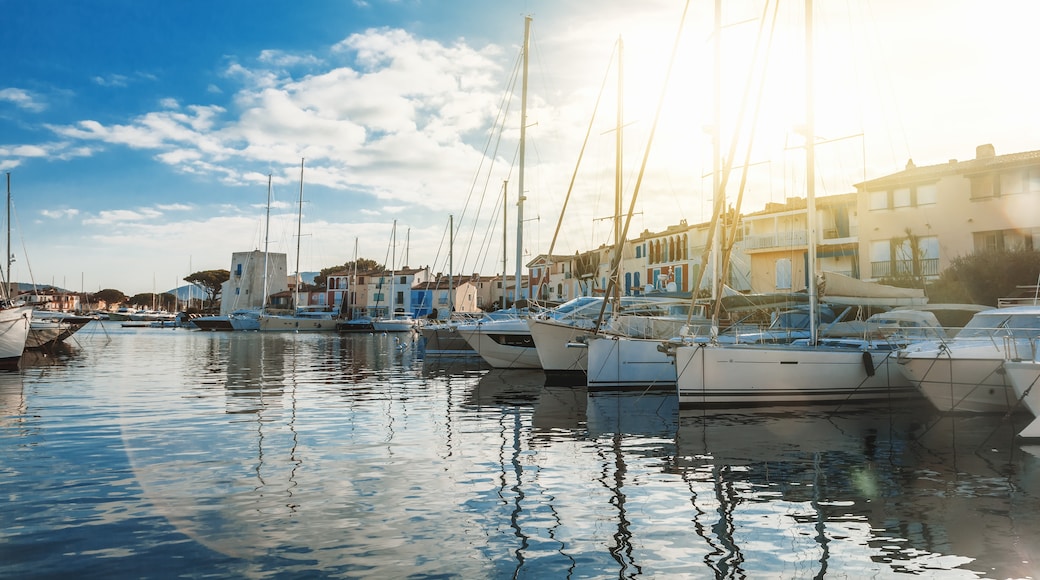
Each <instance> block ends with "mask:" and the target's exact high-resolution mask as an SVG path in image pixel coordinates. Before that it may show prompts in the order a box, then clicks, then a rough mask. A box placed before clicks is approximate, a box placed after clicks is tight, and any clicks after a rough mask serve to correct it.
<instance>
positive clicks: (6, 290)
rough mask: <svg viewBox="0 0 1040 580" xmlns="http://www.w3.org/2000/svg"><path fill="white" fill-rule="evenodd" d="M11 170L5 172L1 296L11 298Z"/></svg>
mask: <svg viewBox="0 0 1040 580" xmlns="http://www.w3.org/2000/svg"><path fill="white" fill-rule="evenodd" d="M10 284H11V172H10V171H8V172H7V274H6V276H5V277H4V294H3V297H4V298H5V299H7V300H11V294H12V292H11V286H10Z"/></svg>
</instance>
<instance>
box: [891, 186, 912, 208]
mask: <svg viewBox="0 0 1040 580" xmlns="http://www.w3.org/2000/svg"><path fill="white" fill-rule="evenodd" d="M892 207H910V188H909V187H899V188H896V189H894V190H892Z"/></svg>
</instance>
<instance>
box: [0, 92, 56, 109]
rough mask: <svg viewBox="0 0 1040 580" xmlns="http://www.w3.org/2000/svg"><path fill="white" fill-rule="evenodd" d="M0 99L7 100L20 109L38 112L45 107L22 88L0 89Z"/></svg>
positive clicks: (34, 96)
mask: <svg viewBox="0 0 1040 580" xmlns="http://www.w3.org/2000/svg"><path fill="white" fill-rule="evenodd" d="M0 101H7V102H9V103H12V104H14V105H15V106H16V107H18V108H20V109H24V110H26V111H31V112H33V113H39V112H40V111H43V110H44V109H46V108H47V106H46V105H45V104H43V103H42V102H40V100H39V99H38V98H37V97H36V95H34V94H33V93H31V92H29V91H26V90H24V89H15V88H8V89H0Z"/></svg>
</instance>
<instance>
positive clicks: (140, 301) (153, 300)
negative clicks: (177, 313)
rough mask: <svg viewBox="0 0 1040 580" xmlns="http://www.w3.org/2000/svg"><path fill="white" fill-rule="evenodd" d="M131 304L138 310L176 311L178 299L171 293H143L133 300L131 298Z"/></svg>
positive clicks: (135, 296)
mask: <svg viewBox="0 0 1040 580" xmlns="http://www.w3.org/2000/svg"><path fill="white" fill-rule="evenodd" d="M129 303H130V305H131V306H135V307H137V308H153V307H154V308H156V309H159V310H176V308H177V297H176V296H174V295H173V294H170V293H169V292H164V293H162V294H154V293H152V292H142V293H141V294H135V295H134V297H133V298H130V300H129Z"/></svg>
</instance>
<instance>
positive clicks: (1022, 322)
mask: <svg viewBox="0 0 1040 580" xmlns="http://www.w3.org/2000/svg"><path fill="white" fill-rule="evenodd" d="M1038 337H1040V308H1038V307H1036V306H1015V307H1011V308H994V309H991V310H984V311H982V312H978V313H976V314H975V315H974V316H972V319H971V320H970V321H969V322H968V324H967V325H965V326H964V328H963V329H961V331H960V332H958V333H957V336H956V337H954V338H953V339H951V340H948V341H926V342H919V343H916V344H913V345H910V346H909V347H907V348H904V349H903V350H902V351H900V353H899V367H900V370H901V371H902V373H903V375H905V376H906V378H907V379H909V380H910V382H911V383H913V384H914V386H915V387H917V388H918V389H919V390H920V391H921V393H922V394H924V396H925V397H927V398H928V400H929V401H931V402H932V404H933V405H934V406H935V407H936V408H937V409H939V410H940V411H944V412H947V411H954V412H965V413H1007V412H1009V411H1012V410H1014V407H1015V403H1016V401H1017V398H1016V397H1015V393H1014V389H1012V388H1011V384H1010V382H1008V380H1007V378H1006V376H1005V374H1004V361H1005V360H1035V357H1036V351H1035V350H1034V349H1035V348H1036V343H1035V341H1036V340H1037V338H1038Z"/></svg>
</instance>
